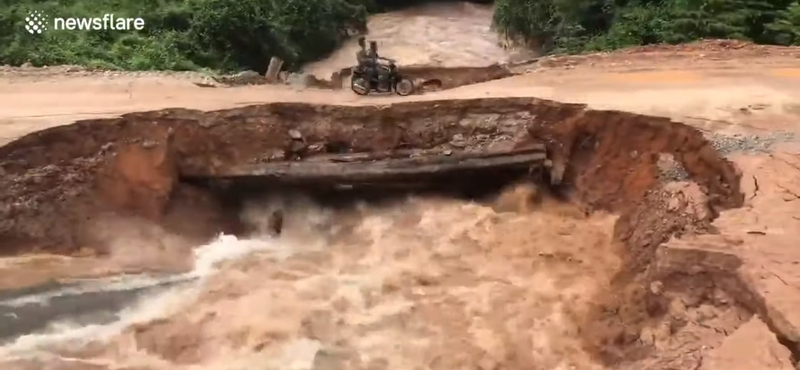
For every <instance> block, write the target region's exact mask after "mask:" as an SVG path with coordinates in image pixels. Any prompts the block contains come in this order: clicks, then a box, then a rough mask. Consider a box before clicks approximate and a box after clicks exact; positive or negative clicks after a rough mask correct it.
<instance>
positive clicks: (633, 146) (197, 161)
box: [0, 98, 741, 253]
mask: <svg viewBox="0 0 800 370" xmlns="http://www.w3.org/2000/svg"><path fill="white" fill-rule="evenodd" d="M526 128H528V129H529V130H530V132H526ZM531 135H533V138H532V137H531ZM298 137H299V138H300V139H299V140H298ZM531 141H543V142H546V144H547V145H548V146H549V147H550V151H551V153H552V154H551V155H552V156H553V158H554V159H555V161H556V162H558V163H561V164H562V165H563V164H564V163H567V164H568V166H566V167H564V168H566V171H565V173H564V181H565V182H566V183H567V184H569V185H570V186H571V187H572V188H573V189H574V190H575V194H576V195H577V196H578V198H579V199H581V200H582V201H583V202H585V203H586V204H587V205H589V206H590V207H593V208H607V209H611V210H614V211H617V212H620V211H622V210H623V209H624V208H625V207H626V206H631V205H633V204H636V203H637V202H639V200H640V199H642V198H643V196H644V195H645V193H646V191H647V190H648V189H651V188H652V187H653V186H655V185H656V183H657V178H658V166H657V162H658V153H662V152H664V153H671V154H673V155H674V157H675V159H676V160H677V161H678V162H680V163H682V164H683V168H685V170H686V171H688V172H689V174H690V175H691V176H692V178H693V179H694V181H696V182H698V183H699V184H701V185H703V186H705V187H706V188H707V189H708V193H709V196H710V204H711V205H712V207H731V206H736V205H737V204H738V203H739V202H740V201H741V195H739V191H738V181H736V178H737V175H736V173H735V170H734V169H733V167H732V166H731V165H730V164H729V163H728V162H726V161H725V160H723V159H721V158H720V157H719V156H718V155H717V154H716V152H715V151H714V150H713V148H711V147H710V146H709V145H708V143H707V142H706V141H705V140H704V139H703V138H702V135H701V134H700V132H698V131H696V130H694V129H692V128H690V127H689V126H685V125H682V124H677V123H672V122H670V121H669V120H667V119H662V118H655V117H647V116H641V115H635V114H629V113H622V112H604V111H592V110H587V109H586V108H585V107H584V106H582V105H575V104H560V103H556V102H552V101H544V100H536V99H528V98H519V99H478V100H462V101H432V102H419V103H404V104H395V105H392V106H381V107H336V106H316V105H306V104H270V105H260V106H249V107H244V108H237V109H228V110H221V111H213V112H200V111H193V110H185V109H168V110H162V111H155V112H143V113H132V114H127V115H124V116H122V117H120V118H114V119H101V120H86V121H79V122H76V123H74V124H71V125H66V126H61V127H55V128H52V129H48V130H45V131H41V132H36V133H33V134H30V135H27V136H25V137H23V138H21V139H19V140H16V141H14V142H12V143H10V144H8V145H6V146H4V147H2V148H0V168H2V171H3V173H4V174H5V176H3V178H2V182H3V184H2V185H3V186H2V187H3V189H5V190H6V191H4V193H3V195H4V197H3V199H2V200H0V202H2V203H0V204H2V208H0V210H2V212H3V216H4V217H3V218H2V219H3V220H4V221H3V224H2V225H0V235H2V237H3V238H2V240H4V241H5V242H4V243H3V244H4V245H3V248H2V250H3V252H4V253H14V252H16V251H19V250H24V249H26V248H31V247H39V248H45V249H54V250H58V251H70V250H74V249H75V248H79V247H87V246H88V247H100V246H99V245H98V243H99V242H98V241H97V240H92V238H91V237H89V236H88V234H87V231H88V230H91V229H92V226H90V225H92V222H93V221H95V218H96V217H98V216H97V214H99V213H100V212H104V211H109V212H119V211H125V212H127V213H128V214H133V215H136V216H139V217H144V218H148V219H151V220H156V221H159V222H163V223H165V224H166V225H168V226H167V227H168V228H175V229H177V230H178V231H181V233H182V234H187V235H192V234H198V233H197V232H194V230H191V229H192V227H190V226H192V225H199V224H203V225H204V227H200V228H199V229H201V230H206V231H212V230H213V231H218V230H220V229H221V228H225V227H229V226H230V225H227V224H226V223H225V222H222V219H224V218H225V217H226V216H218V215H220V214H221V213H224V212H222V211H221V210H220V207H221V205H219V204H217V205H215V203H219V202H217V201H215V200H213V199H211V198H209V195H207V194H206V195H205V196H201V193H203V192H202V191H201V190H200V189H196V188H194V187H192V186H191V185H187V184H183V183H181V182H180V181H179V179H180V178H181V177H182V176H186V175H191V174H193V173H194V174H196V173H201V174H213V173H215V172H217V171H219V170H220V169H224V168H229V167H232V166H237V165H243V164H252V163H259V162H269V161H282V160H296V159H298V158H306V157H312V156H314V155H317V154H324V153H348V152H349V153H364V152H386V151H395V150H402V149H424V150H426V151H427V152H433V153H435V152H447V151H451V152H452V151H456V152H457V151H487V150H488V151H504V150H508V149H510V148H511V147H514V146H518V147H520V146H524V145H525V143H529V142H531ZM198 199H205V200H204V201H203V202H199V201H198ZM189 200H191V201H189ZM184 203H185V204H184ZM188 205H191V207H190V208H192V209H193V211H192V213H196V214H204V215H207V217H205V218H204V219H203V220H202V222H198V221H197V220H193V221H191V222H188V223H189V224H191V225H180V223H181V222H177V221H176V224H175V225H172V224H171V222H172V220H173V219H174V218H180V217H177V216H173V213H183V212H184V211H185V207H186V206H188ZM211 225H214V227H210V226H211ZM199 234H202V237H206V236H208V234H207V233H205V232H204V233H199Z"/></svg>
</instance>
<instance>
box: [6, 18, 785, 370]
mask: <svg viewBox="0 0 800 370" xmlns="http://www.w3.org/2000/svg"><path fill="white" fill-rule="evenodd" d="M463 11H464V12H466V13H469V14H477V13H480V12H485V9H480V8H465V9H464V10H463ZM426 17H433V15H426ZM402 19H408V18H402ZM402 19H394V18H386V19H376V20H373V22H378V23H381V22H382V23H381V24H384V25H391V24H393V23H392V22H400V21H401V20H402ZM476 19H479V20H480V19H483V21H485V17H484V18H480V17H479V18H476ZM409 22H410V23H409V24H422V23H425V24H430V23H432V21H431V20H430V19H429V18H424V17H422V18H416V19H414V18H412V20H411V21H409ZM414 22H416V23H414ZM426 22H427V23H426ZM476 22H477V21H476ZM455 24H456V23H453V24H449V23H446V22H443V23H441V27H445V28H446V27H456V25H455ZM485 26H486V25H485V24H482V23H475V26H474V30H473V31H472V32H474V33H475V35H473V36H470V37H469V38H466V37H465V38H464V39H463V40H467V39H469V40H473V41H471V42H473V43H474V45H473V47H474V50H481V51H480V52H476V53H472V54H470V53H462V55H460V56H459V55H449V54H448V55H445V54H446V53H447V52H449V50H450V51H451V50H456V46H454V45H455V44H453V45H449V44H447V43H446V42H445V40H440V39H438V38H437V37H444V36H441V35H447V33H441V34H439V33H436V32H432V31H430V30H429V31H425V30H426V29H427V28H425V27H423V29H422V31H420V32H423V33H424V32H428V33H427V35H428V36H427V37H426V38H423V39H424V40H425V42H429V43H430V44H435V45H439V46H438V49H437V48H430V50H433V51H429V52H427V53H414V52H409V51H408V50H411V49H409V48H412V47H413V45H404V44H402V43H399V42H395V43H393V45H392V46H389V45H386V46H383V47H384V50H385V53H386V54H396V55H401V56H403V57H404V58H406V59H403V61H405V62H408V63H433V64H436V63H437V62H438V61H447V63H449V64H451V65H462V64H459V60H464V61H468V62H466V63H465V64H467V65H469V64H472V65H481V64H490V62H494V61H502V60H505V59H504V58H509V55H508V54H507V53H505V51H503V50H502V49H499V48H495V47H494V46H491V45H493V44H492V43H491V42H490V40H489V39H488V38H487V37H489V36H486V35H490V34H489V33H487V32H486V30H485ZM392 27H393V26H386V27H385V28H383V29H382V30H379V31H374V33H373V35H372V36H370V37H373V38H375V39H377V40H384V38H385V39H387V40H388V39H389V37H390V36H389V34H390V33H392V32H395V33H396V32H401V31H402V30H399V29H395V28H392ZM382 32H383V33H382ZM403 32H406V31H403ZM460 32H461V31H460ZM480 35H483V36H480ZM407 37H408V38H414V37H417V36H416V35H412V34H408V35H407ZM463 40H462V39H455V40H452V42H454V43H458V42H461V41H463ZM459 48H461V46H459ZM351 49H352V45H350V46H348V47H347V48H346V49H344V50H342V51H341V52H339V53H337V54H335V55H333V56H332V57H331V59H330V60H328V61H327V62H324V63H319V64H316V65H312V66H310V67H309V69H311V70H314V71H316V72H320V71H324V72H327V71H328V70H330V71H333V70H335V69H337V68H339V67H340V66H347V65H349V64H350V62H349V58H351V55H352V50H351ZM436 50H439V51H436ZM437 53H439V54H437ZM412 56H413V58H412ZM654 56H656V57H654ZM576 60H577V61H576V62H574V63H566V64H562V65H556V66H551V67H547V66H539V67H532V68H531V71H530V73H527V74H525V75H522V76H517V77H512V78H507V79H503V80H498V81H493V82H489V83H483V84H477V85H471V86H464V87H461V88H457V89H453V90H448V91H442V92H438V93H430V94H426V95H421V96H412V97H408V98H399V97H358V96H355V95H353V94H352V93H350V92H348V91H338V92H333V91H324V90H301V89H296V88H291V87H284V86H280V87H279V86H248V87H239V88H230V89H205V88H199V87H197V86H195V85H193V84H192V83H191V79H192V78H191V76H188V77H187V76H181V77H174V76H169V75H149V76H133V75H124V74H123V75H118V76H102V75H93V74H89V75H86V74H80V73H50V72H47V71H27V72H25V73H22V72H18V71H4V72H3V73H2V74H0V101H2V104H0V145H1V144H3V143H6V142H8V141H10V140H13V139H15V138H17V137H19V136H21V135H24V134H27V133H30V132H33V131H36V130H41V129H44V128H47V127H51V126H54V125H60V124H68V123H71V122H73V121H75V120H78V119H85V118H93V117H106V116H114V115H118V114H123V113H126V112H132V111H142V110H156V109H161V108H168V107H187V108H196V109H204V110H211V109H220V108H225V107H232V106H240V105H247V104H256V103H264V102H275V101H287V102H315V103H332V104H348V105H369V104H377V103H389V102H401V101H407V100H435V99H464V98H476V97H499V96H533V97H539V98H547V99H554V100H559V101H566V102H577V103H587V104H589V106H591V107H594V108H598V109H615V110H625V111H632V112H637V113H646V114H652V115H661V116H668V117H672V118H674V119H676V120H680V121H683V122H686V123H689V124H692V125H695V126H697V127H699V128H701V129H703V130H707V131H709V132H721V133H725V134H733V133H751V134H763V133H768V132H774V131H779V130H783V131H791V132H796V133H800V59H799V58H798V57H797V56H795V55H788V54H787V55H780V54H776V55H769V56H761V55H755V56H741V57H732V58H725V57H724V55H714V56H713V57H706V56H705V55H703V54H702V53H700V54H698V53H695V54H691V55H672V54H669V53H667V52H664V53H662V54H659V53H658V52H656V53H654V54H653V55H649V56H642V55H637V54H625V53H620V54H614V55H611V56H605V57H602V58H595V59H591V58H588V59H580V58H579V59H576ZM447 63H444V62H443V64H445V65H447ZM545 65H546V64H545ZM731 158H732V159H733V160H734V161H735V162H736V164H737V165H738V166H739V167H740V168H741V170H742V172H743V177H742V178H743V180H742V181H743V187H744V189H746V191H747V192H748V194H747V197H746V198H747V202H746V205H745V207H743V208H740V209H736V210H732V211H727V212H724V213H723V214H722V215H721V217H719V218H718V219H717V220H716V221H715V225H716V226H717V227H718V228H719V230H720V233H719V234H718V235H706V236H702V237H699V238H692V239H684V240H680V241H673V242H671V243H670V245H669V247H671V248H703V249H714V250H722V251H725V252H728V253H734V254H736V255H738V256H740V257H741V258H742V259H743V260H744V261H745V265H744V267H743V273H744V275H745V277H746V278H747V280H748V283H749V284H751V285H752V286H754V287H755V288H756V289H757V290H758V291H759V292H760V293H761V294H762V295H763V296H764V297H765V298H766V299H767V305H768V307H769V308H770V309H771V310H773V311H774V312H777V313H779V314H781V315H782V316H783V317H784V318H785V320H784V322H781V323H778V324H779V325H783V326H785V328H787V330H784V332H788V333H792V332H793V333H794V334H795V337H793V338H790V339H792V340H793V341H795V342H800V331H798V330H800V310H799V309H797V307H798V306H799V305H800V246H799V244H798V240H800V144H797V143H787V144H784V145H781V146H779V147H775V148H773V149H772V151H771V153H766V154H741V153H738V154H733V155H732V156H731ZM453 207H455V206H453ZM473 211H474V210H473ZM542 217H545V216H542ZM509 222H511V221H509ZM603 222H605V221H604V220H602V219H601V220H599V221H598V223H603ZM503 225H505V224H501V226H498V227H505V226H503ZM373 226H374V225H373ZM565 227H566V226H565ZM509 248H511V246H509ZM375 253H377V252H375ZM426 258H428V257H426ZM465 258H466V257H465ZM47 261H50V262H47ZM48 263H50V264H51V265H48ZM34 264H35V265H37V266H40V267H39V268H42V267H41V266H50V267H51V268H53V269H63V270H66V271H73V273H68V272H67V273H66V275H73V276H77V275H80V273H77V272H76V271H87V269H89V270H91V269H90V268H89V267H87V262H85V261H82V262H81V259H80V258H77V259H75V261H73V262H69V261H66V262H65V260H63V259H62V258H51V259H41V260H39V261H37V262H35V263H34ZM90 264H91V263H90ZM25 265H26V264H25V263H23V264H21V265H20V264H12V263H10V261H6V262H4V263H2V264H0V278H2V279H3V280H7V281H5V283H8V282H10V281H12V280H16V279H18V278H21V276H22V275H17V274H19V273H20V272H21V271H24V270H25V269H28V268H29V266H28V267H25ZM20 266H22V267H20ZM69 266H72V267H69ZM47 269H48V268H47V267H44V268H43V270H45V271H46V270H47ZM63 270H62V271H63ZM94 271H95V273H99V272H97V271H106V270H105V269H104V268H102V267H95V268H94ZM27 273H28V274H33V275H36V274H38V273H37V272H30V271H29V272H27ZM43 274H44V273H43ZM264 284H267V283H264ZM2 285H4V284H3V282H2V281H0V286H2ZM273 288H274V287H273ZM273 288H271V289H273ZM286 294H289V293H286ZM292 294H294V293H292ZM199 314H200V313H198V315H199ZM766 330H767V329H766V328H765V327H764V325H763V323H761V322H760V321H758V319H753V321H752V322H750V323H748V324H747V325H744V326H742V327H741V328H740V329H739V330H738V331H737V332H736V333H735V334H734V335H732V336H730V337H728V338H727V339H726V340H725V342H724V344H723V345H722V346H720V347H719V348H717V349H715V350H714V351H713V353H711V354H709V357H708V361H706V363H704V365H703V367H702V369H708V370H712V369H720V370H722V369H737V368H742V369H744V368H747V369H790V368H791V366H792V364H788V360H787V359H786V357H787V356H788V355H787V354H786V353H784V352H785V351H783V350H785V348H783V347H780V346H779V345H777V344H776V342H775V340H774V336H772V337H771V336H770V333H768V332H765V331H766ZM761 344H763V345H764V346H763V350H762V347H759V346H760V345H761ZM748 346H754V347H757V348H759V350H758V351H756V352H754V355H753V356H751V357H747V361H751V360H752V361H756V363H747V362H745V360H744V359H741V358H740V356H741V354H742V352H743V351H749V350H750V348H747V347H748ZM737 356H739V357H737ZM745 364H746V365H747V366H745ZM735 365H738V366H740V367H735ZM742 366H744V367H742Z"/></svg>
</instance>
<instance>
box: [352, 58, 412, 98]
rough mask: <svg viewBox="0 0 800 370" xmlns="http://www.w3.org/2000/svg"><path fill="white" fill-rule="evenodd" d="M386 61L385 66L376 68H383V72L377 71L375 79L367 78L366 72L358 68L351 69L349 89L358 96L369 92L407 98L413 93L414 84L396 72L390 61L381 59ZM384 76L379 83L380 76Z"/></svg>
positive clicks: (393, 62)
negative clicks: (388, 93)
mask: <svg viewBox="0 0 800 370" xmlns="http://www.w3.org/2000/svg"><path fill="white" fill-rule="evenodd" d="M381 59H382V60H385V61H388V64H386V65H379V66H378V68H385V69H384V70H383V71H378V73H376V75H377V76H376V77H373V78H371V79H370V78H369V74H368V73H367V71H366V70H362V69H360V68H359V67H353V77H352V79H351V80H350V88H351V89H352V90H353V92H355V93H356V94H358V95H367V94H369V93H370V92H371V91H376V92H384V93H385V92H394V93H396V94H397V95H400V96H408V95H409V94H411V93H412V92H414V83H413V82H411V80H410V79H408V78H406V77H403V76H402V75H401V74H400V72H398V70H397V64H396V63H395V61H394V60H392V59H387V58H381ZM381 74H384V75H386V78H384V81H381V79H380V77H379V76H380V75H381Z"/></svg>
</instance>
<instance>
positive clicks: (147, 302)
mask: <svg viewBox="0 0 800 370" xmlns="http://www.w3.org/2000/svg"><path fill="white" fill-rule="evenodd" d="M259 251H263V252H269V253H270V254H271V255H272V256H274V257H275V258H278V259H283V258H286V257H288V256H290V255H291V254H292V250H291V248H290V247H289V246H288V245H286V243H281V242H278V241H277V240H274V239H245V240H239V239H238V238H236V237H235V236H232V235H220V236H219V237H217V239H216V240H214V241H213V242H211V243H209V244H206V245H203V246H200V247H198V248H197V249H195V253H194V254H195V256H194V257H195V261H194V268H193V269H192V270H191V271H190V272H188V273H185V274H180V275H174V276H169V277H164V278H151V280H148V279H147V278H144V277H142V276H138V277H134V278H128V280H125V278H121V279H119V280H117V281H112V284H111V286H110V287H107V289H102V287H101V286H100V284H99V282H98V284H97V285H90V286H89V287H88V289H87V287H79V288H70V289H64V290H61V291H59V293H60V294H61V295H67V294H81V293H84V292H89V291H95V292H96V291H112V290H131V289H137V288H141V287H146V286H155V285H158V284H165V283H168V282H174V281H187V282H189V281H194V282H195V283H193V284H190V285H188V286H186V285H184V286H180V287H175V288H171V289H167V290H166V291H162V292H159V293H157V294H155V295H150V296H146V297H142V298H141V299H140V300H139V302H138V303H137V304H134V305H132V306H130V307H129V308H126V309H124V310H122V311H120V312H119V313H117V315H116V316H117V318H118V319H117V320H116V321H114V322H112V323H109V324H102V325H86V326H75V325H70V324H66V323H65V324H61V325H56V326H53V327H51V328H50V330H49V331H48V332H45V333H38V334H28V335H23V336H21V337H19V338H17V339H16V340H15V341H13V342H11V343H9V344H7V345H5V346H2V347H0V358H4V359H11V358H30V357H35V356H38V355H40V354H41V352H39V350H42V349H46V348H47V347H49V346H52V345H55V344H65V343H74V344H78V345H80V344H84V343H87V342H90V341H92V340H103V339H105V338H109V337H111V336H113V335H116V334H119V333H120V332H121V331H122V330H124V329H125V328H126V327H129V326H131V325H134V324H138V323H145V322H149V321H152V320H154V319H157V318H159V317H163V316H167V315H170V314H172V313H175V312H177V311H178V310H180V309H181V308H182V307H184V306H185V305H186V304H187V303H188V302H192V301H193V298H194V297H195V296H196V295H197V294H198V293H199V292H200V289H199V288H201V287H202V283H203V282H204V280H205V279H204V278H206V277H208V276H211V275H212V274H214V272H216V271H217V265H218V264H219V263H221V262H224V261H230V260H235V259H239V258H241V257H244V256H246V255H248V254H251V253H253V252H259ZM125 283H128V285H126V284H125ZM147 284H150V285H147ZM81 288H84V289H86V290H81ZM92 288H94V290H91V289H92ZM57 295H58V294H55V293H49V294H43V295H38V296H34V297H35V298H28V297H24V298H19V299H17V300H16V301H17V302H8V301H6V302H2V303H3V304H6V305H10V304H12V303H15V304H19V303H21V302H24V301H25V299H26V298H27V299H28V300H29V301H34V302H38V301H46V300H47V299H50V298H52V297H54V296H57Z"/></svg>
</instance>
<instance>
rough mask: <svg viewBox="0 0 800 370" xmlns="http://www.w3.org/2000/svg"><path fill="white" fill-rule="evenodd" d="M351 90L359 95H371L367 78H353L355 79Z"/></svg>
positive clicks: (351, 84) (351, 82) (352, 81)
mask: <svg viewBox="0 0 800 370" xmlns="http://www.w3.org/2000/svg"><path fill="white" fill-rule="evenodd" d="M350 89H352V90H353V92H354V93H356V94H358V95H367V94H369V90H370V83H369V81H367V79H366V78H363V77H353V79H352V80H351V81H350Z"/></svg>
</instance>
